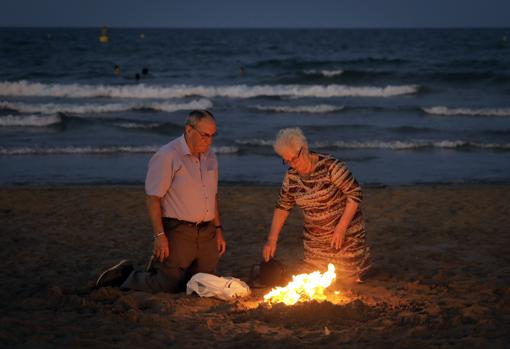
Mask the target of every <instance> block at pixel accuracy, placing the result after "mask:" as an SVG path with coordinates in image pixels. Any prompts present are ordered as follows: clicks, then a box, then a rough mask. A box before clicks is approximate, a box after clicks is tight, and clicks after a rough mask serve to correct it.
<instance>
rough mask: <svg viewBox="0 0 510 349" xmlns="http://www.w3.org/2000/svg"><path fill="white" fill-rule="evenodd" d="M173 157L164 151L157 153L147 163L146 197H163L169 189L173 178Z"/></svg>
mask: <svg viewBox="0 0 510 349" xmlns="http://www.w3.org/2000/svg"><path fill="white" fill-rule="evenodd" d="M173 162H174V161H173V156H172V155H171V154H170V153H169V152H166V151H162V150H159V151H157V152H156V153H155V154H154V155H153V156H152V158H151V159H150V161H149V168H148V170H147V176H146V178H145V193H146V194H147V195H152V196H157V197H159V198H161V197H163V196H165V194H166V193H167V192H168V190H169V189H170V186H171V184H172V180H173V177H174V164H173Z"/></svg>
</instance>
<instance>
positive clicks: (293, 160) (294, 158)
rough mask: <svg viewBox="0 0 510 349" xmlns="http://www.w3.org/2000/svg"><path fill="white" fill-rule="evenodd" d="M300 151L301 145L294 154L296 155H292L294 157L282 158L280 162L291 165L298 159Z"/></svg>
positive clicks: (301, 150) (301, 149)
mask: <svg viewBox="0 0 510 349" xmlns="http://www.w3.org/2000/svg"><path fill="white" fill-rule="evenodd" d="M302 152H303V147H302V146H301V148H299V152H298V153H297V155H296V156H294V157H293V158H292V159H290V160H285V159H282V163H283V164H284V165H289V166H290V165H292V164H293V163H295V162H296V161H297V160H298V159H299V157H300V156H301V153H302Z"/></svg>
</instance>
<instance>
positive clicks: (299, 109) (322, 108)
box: [253, 104, 344, 113]
mask: <svg viewBox="0 0 510 349" xmlns="http://www.w3.org/2000/svg"><path fill="white" fill-rule="evenodd" d="M253 108H255V109H257V110H261V111H270V112H277V113H333V112H336V111H340V110H342V109H344V106H342V105H340V106H337V105H329V104H319V105H300V106H294V107H287V106H277V105H274V106H264V105H255V106H253Z"/></svg>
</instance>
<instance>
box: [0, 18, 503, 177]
mask: <svg viewBox="0 0 510 349" xmlns="http://www.w3.org/2000/svg"><path fill="white" fill-rule="evenodd" d="M102 34H104V35H105V36H107V39H108V41H107V42H103V43H102V42H100V36H101V35H102ZM115 66H118V68H117V69H115ZM193 109H208V110H210V111H211V112H212V113H213V114H214V115H215V117H216V120H217V124H218V136H217V137H216V139H215V141H214V151H215V152H216V154H217V155H218V161H219V166H220V182H221V183H222V184H223V185H229V184H241V185H243V184H247V185H248V184H250V185H251V184H261V185H278V184H279V183H281V180H282V178H283V175H284V173H285V171H286V167H285V166H284V165H283V164H282V161H281V159H280V158H278V156H277V155H276V154H275V153H274V151H273V148H272V144H273V140H274V138H275V135H276V133H277V132H278V130H279V129H282V128H286V127H300V128H301V129H302V130H303V132H304V134H305V135H306V137H307V139H308V141H309V144H310V148H311V149H312V150H314V151H317V152H320V153H327V154H331V155H333V156H335V157H337V158H338V159H341V160H342V161H344V162H345V163H346V164H347V166H348V167H349V168H350V170H351V171H352V172H353V174H354V176H355V177H356V178H357V179H358V181H359V182H360V183H361V184H362V185H366V186H370V185H373V186H386V185H389V186H393V185H399V186H400V185H403V186H406V185H420V184H443V183H451V184H464V183H468V184H471V183H509V182H510V28H502V29H135V28H132V29H119V28H86V29H78V28H0V185H1V186H27V185H28V186H40V185H49V186H55V185H111V184H113V185H116V184H130V185H141V184H143V182H144V179H145V174H146V170H147V163H148V161H149V159H150V157H151V155H152V154H153V153H154V152H155V151H156V150H157V149H158V148H159V147H160V146H162V145H164V144H166V143H168V142H169V141H171V140H172V139H174V138H175V137H178V136H180V135H181V134H182V132H183V122H184V119H185V116H186V115H187V113H188V112H189V111H191V110H193Z"/></svg>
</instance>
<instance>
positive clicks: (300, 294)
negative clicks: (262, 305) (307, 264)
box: [264, 263, 336, 305]
mask: <svg viewBox="0 0 510 349" xmlns="http://www.w3.org/2000/svg"><path fill="white" fill-rule="evenodd" d="M335 279H336V273H335V266H334V265H333V264H331V263H330V264H328V270H327V271H326V272H324V273H323V274H321V272H319V271H314V272H313V273H310V274H299V275H293V276H292V281H291V282H289V283H288V284H287V286H285V287H276V288H273V289H272V290H271V292H269V293H268V294H266V295H265V296H264V301H265V302H268V303H270V304H271V303H285V304H286V305H292V304H296V303H297V302H306V301H311V300H318V301H323V300H326V296H325V295H324V290H325V289H326V288H328V287H329V286H330V285H331V283H332V282H333V280H335Z"/></svg>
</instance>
